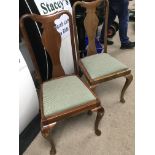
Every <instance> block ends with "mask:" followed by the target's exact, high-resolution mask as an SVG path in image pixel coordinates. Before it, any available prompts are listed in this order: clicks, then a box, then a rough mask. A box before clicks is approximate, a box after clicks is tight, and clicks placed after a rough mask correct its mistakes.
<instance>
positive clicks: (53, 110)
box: [20, 0, 132, 154]
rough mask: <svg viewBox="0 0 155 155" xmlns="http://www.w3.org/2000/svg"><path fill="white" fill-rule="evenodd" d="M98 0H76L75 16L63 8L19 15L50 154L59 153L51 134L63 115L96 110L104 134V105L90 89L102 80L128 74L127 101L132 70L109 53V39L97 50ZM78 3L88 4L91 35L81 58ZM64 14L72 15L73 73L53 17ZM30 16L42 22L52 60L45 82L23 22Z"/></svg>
mask: <svg viewBox="0 0 155 155" xmlns="http://www.w3.org/2000/svg"><path fill="white" fill-rule="evenodd" d="M99 3H100V1H94V2H75V4H74V6H73V17H72V15H71V14H70V13H69V12H68V11H60V12H58V13H55V14H53V15H47V16H41V15H36V14H25V15H23V16H22V17H21V19H20V28H21V32H22V34H23V38H24V40H25V43H26V45H27V47H28V50H29V52H30V56H31V58H32V62H33V63H34V67H35V69H36V79H37V80H38V81H39V83H40V89H39V90H38V92H39V93H38V94H39V103H40V112H41V133H42V135H43V136H44V137H45V138H47V139H48V140H49V141H50V143H51V151H50V154H55V153H56V148H55V145H54V143H53V140H52V138H51V130H52V128H53V127H54V126H55V125H56V124H57V122H59V121H60V120H62V119H65V118H68V117H72V116H75V115H78V114H80V113H83V112H88V113H89V114H90V113H91V112H95V111H96V112H97V117H96V120H95V125H94V129H95V133H96V135H97V136H99V135H100V134H101V131H100V130H99V129H98V126H99V122H100V120H101V118H102V117H103V115H104V108H103V106H102V105H101V103H100V100H99V99H98V98H97V96H96V95H95V93H94V92H93V91H92V90H91V89H93V88H95V87H96V86H97V85H98V84H99V83H101V82H105V81H107V80H111V79H114V78H117V77H121V76H125V77H126V83H125V85H124V87H123V90H122V93H121V102H124V101H125V100H124V98H123V96H124V92H125V90H126V89H127V87H128V86H129V84H130V82H131V80H132V75H131V70H130V69H128V68H127V67H126V66H125V65H123V64H122V63H121V62H119V61H118V60H116V59H114V58H113V57H111V56H110V55H109V54H107V50H106V49H107V44H106V42H105V43H104V53H102V54H96V47H95V42H94V38H95V36H96V30H97V26H98V19H97V16H96V13H95V11H96V7H97V5H98V4H99ZM104 4H105V5H104V6H105V17H106V18H105V24H106V25H107V16H108V1H107V0H104ZM77 5H81V6H82V7H85V8H86V17H85V21H84V25H85V29H86V32H87V35H88V39H89V44H88V49H87V51H88V57H86V58H82V59H80V58H79V54H78V53H79V52H78V50H77V49H78V39H77V30H76V20H75V18H76V17H75V15H76V14H75V7H76V6H77ZM63 14H66V15H68V17H69V26H70V37H71V47H72V55H73V59H74V70H75V74H72V75H65V72H64V69H63V67H62V65H61V61H60V47H61V36H60V34H59V33H58V32H57V30H56V28H55V24H54V21H55V20H56V19H58V18H59V17H60V16H61V15H63ZM28 18H30V19H32V20H33V21H35V22H39V23H41V25H42V29H43V32H42V35H41V40H42V44H43V46H44V48H45V49H46V50H47V52H48V54H49V57H50V59H51V60H52V64H53V67H52V70H51V72H52V79H50V80H47V81H45V82H43V80H42V78H41V75H40V72H39V67H38V64H37V61H36V58H35V55H34V52H33V48H32V46H31V43H30V39H29V36H28V33H27V31H26V28H25V25H24V21H25V20H26V19H28ZM72 21H74V22H72ZM105 31H107V26H105ZM105 34H106V33H105ZM106 39H107V38H106V35H105V41H106ZM75 42H76V46H75ZM79 69H81V70H82V71H83V74H84V76H85V77H86V79H87V81H88V84H89V85H87V84H85V83H84V82H82V80H81V79H80V78H79V77H78V75H79Z"/></svg>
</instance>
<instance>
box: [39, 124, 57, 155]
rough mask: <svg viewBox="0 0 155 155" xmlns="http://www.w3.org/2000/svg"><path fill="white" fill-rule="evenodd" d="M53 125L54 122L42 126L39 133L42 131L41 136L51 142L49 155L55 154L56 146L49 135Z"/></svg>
mask: <svg viewBox="0 0 155 155" xmlns="http://www.w3.org/2000/svg"><path fill="white" fill-rule="evenodd" d="M55 125H56V123H53V124H50V125H49V126H46V127H44V126H42V129H41V133H42V135H43V137H44V138H46V139H47V140H48V141H49V142H50V144H51V150H50V155H55V154H56V148H55V145H54V142H53V139H52V137H51V133H52V132H51V131H52V129H53V127H54V126H55Z"/></svg>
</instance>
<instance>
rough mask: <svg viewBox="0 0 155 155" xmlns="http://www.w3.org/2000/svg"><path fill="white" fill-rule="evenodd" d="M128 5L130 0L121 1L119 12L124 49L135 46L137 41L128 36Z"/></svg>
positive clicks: (120, 33) (120, 34)
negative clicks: (132, 40)
mask: <svg viewBox="0 0 155 155" xmlns="http://www.w3.org/2000/svg"><path fill="white" fill-rule="evenodd" d="M128 5H129V1H128V0H124V2H121V3H120V6H119V12H118V18H119V36H120V41H121V48H122V49H129V48H133V47H134V46H135V43H134V42H130V41H129V37H128V36H127V32H128V21H129V12H128Z"/></svg>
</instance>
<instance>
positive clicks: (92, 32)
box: [73, 0, 133, 103]
mask: <svg viewBox="0 0 155 155" xmlns="http://www.w3.org/2000/svg"><path fill="white" fill-rule="evenodd" d="M100 2H101V1H100V0H96V1H92V2H87V1H82V2H81V1H76V2H75V3H74V5H73V24H74V34H75V42H76V48H77V49H78V47H79V45H78V39H77V38H78V33H77V27H76V7H77V6H81V7H84V8H85V9H86V17H85V19H84V26H85V30H86V32H87V36H88V42H89V43H88V48H87V52H88V56H89V55H94V54H96V46H95V37H96V31H97V27H98V19H97V15H96V9H97V6H98V5H99V4H100ZM103 4H104V14H103V16H104V24H105V30H104V31H105V32H104V53H107V28H108V12H109V2H108V0H103ZM77 53H79V51H78V50H77ZM78 67H79V69H80V70H81V71H82V72H83V74H84V76H85V77H86V79H87V81H88V84H89V87H90V88H91V89H92V90H93V89H94V88H95V87H96V86H98V85H99V84H100V83H102V82H106V81H109V80H112V79H115V78H119V77H125V78H126V82H125V84H124V87H123V89H122V91H121V96H120V102H122V103H124V102H125V99H124V94H125V91H126V89H127V88H128V86H129V85H130V83H131V81H132V79H133V77H132V74H131V69H129V68H128V69H124V70H122V71H118V72H114V73H111V74H109V75H105V76H100V77H98V78H95V79H92V78H91V76H90V75H89V73H88V71H87V68H86V67H85V66H84V65H83V63H82V61H81V60H80V57H78Z"/></svg>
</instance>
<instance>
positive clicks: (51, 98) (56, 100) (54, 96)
mask: <svg viewBox="0 0 155 155" xmlns="http://www.w3.org/2000/svg"><path fill="white" fill-rule="evenodd" d="M92 100H96V98H95V96H94V95H93V94H92V93H91V92H90V91H89V89H88V88H87V87H86V86H85V85H84V83H83V82H82V81H81V80H80V79H79V78H78V77H77V76H66V77H63V78H59V79H55V80H51V81H48V82H45V83H43V109H44V115H45V116H46V117H47V116H49V115H52V114H55V113H57V112H62V111H64V110H67V109H70V108H73V107H78V106H79V105H82V104H85V103H87V102H89V101H92Z"/></svg>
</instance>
